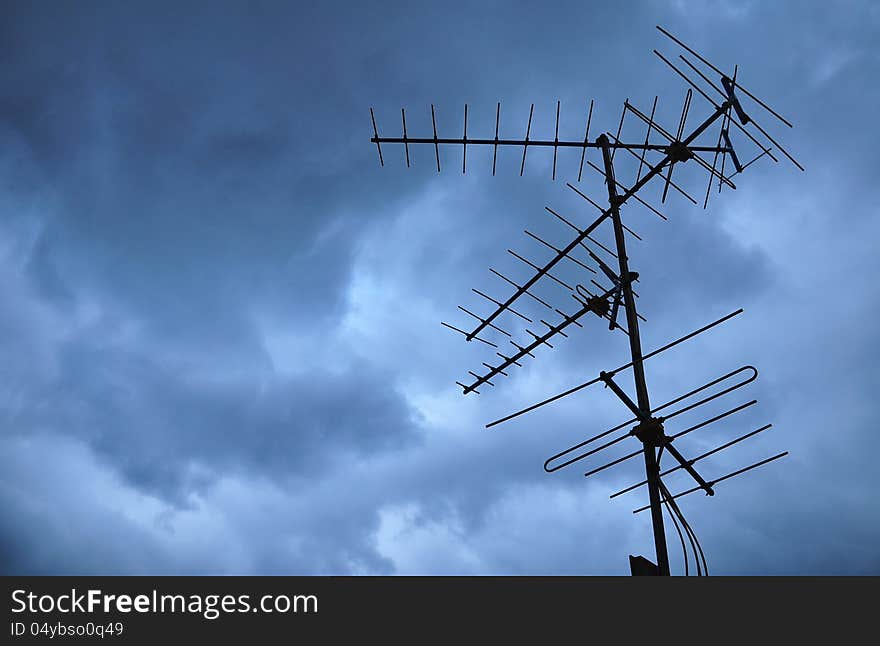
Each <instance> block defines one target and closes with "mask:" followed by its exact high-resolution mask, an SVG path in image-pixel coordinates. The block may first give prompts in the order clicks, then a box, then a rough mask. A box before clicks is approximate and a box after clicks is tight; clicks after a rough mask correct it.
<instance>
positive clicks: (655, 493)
mask: <svg viewBox="0 0 880 646" xmlns="http://www.w3.org/2000/svg"><path fill="white" fill-rule="evenodd" d="M596 143H597V144H599V146H600V147H601V148H602V161H603V162H604V164H605V183H606V184H607V185H608V204H609V207H610V209H611V219H612V222H613V223H614V241H615V243H616V244H617V260H618V264H619V270H620V271H619V277H620V280H621V285H622V291H623V305H624V309H625V311H626V329H627V331H628V332H629V349H630V354H631V355H632V364H633V377H634V380H635V385H636V399H637V402H638V406H639V409H640V410H641V411H642V412H643V413H644V414H645V415H650V414H651V401H650V400H649V399H648V386H647V383H646V382H645V369H644V364H643V362H642V343H641V340H640V339H639V318H638V316H637V313H636V304H635V299H634V297H633V292H632V286H631V285H630V280H629V261H628V259H627V256H626V240H625V239H624V233H623V223H622V222H621V220H620V197H619V196H618V194H617V183H616V182H615V179H614V164H613V162H612V161H611V144H610V142H609V141H608V137H606V136H605V135H604V134H602V135H600V136H599V137H598V138H597V139H596ZM644 448H645V451H644V453H645V475H646V477H647V479H648V499H649V501H650V503H651V520H652V522H653V525H654V547H655V550H656V553H657V569H658V571H659V573H660V575H661V576H669V555H668V553H667V551H666V530H665V528H664V526H663V508H662V507H661V506H660V470H659V468H658V466H657V453H656V449H655V448H654V447H653V446H650V445H649V444H645V445H644Z"/></svg>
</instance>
